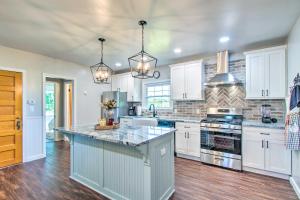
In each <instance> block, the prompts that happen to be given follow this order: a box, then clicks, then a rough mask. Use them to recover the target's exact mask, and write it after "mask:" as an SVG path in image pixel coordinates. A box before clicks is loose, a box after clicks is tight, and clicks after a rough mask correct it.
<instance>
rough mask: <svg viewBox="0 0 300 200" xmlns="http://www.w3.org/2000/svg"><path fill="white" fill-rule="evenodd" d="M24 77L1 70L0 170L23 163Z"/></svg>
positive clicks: (18, 73)
mask: <svg viewBox="0 0 300 200" xmlns="http://www.w3.org/2000/svg"><path fill="white" fill-rule="evenodd" d="M22 96H23V75H22V73H20V72H13V71H3V70H0V168H2V167H7V166H10V165H15V164H18V163H21V162H22V152H23V151H22V146H23V145H22V143H23V139H22V135H23V128H22V121H23V120H22V119H23V111H22V109H23V97H22Z"/></svg>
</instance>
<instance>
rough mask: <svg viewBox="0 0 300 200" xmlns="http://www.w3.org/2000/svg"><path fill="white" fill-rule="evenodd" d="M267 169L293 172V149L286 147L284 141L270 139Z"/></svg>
mask: <svg viewBox="0 0 300 200" xmlns="http://www.w3.org/2000/svg"><path fill="white" fill-rule="evenodd" d="M265 148H266V156H265V160H266V170H268V171H272V172H277V173H282V174H287V175H290V174H291V151H290V150H288V149H286V147H285V145H284V141H280V140H268V141H267V144H266V147H265Z"/></svg>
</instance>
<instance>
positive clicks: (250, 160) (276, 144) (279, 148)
mask: <svg viewBox="0 0 300 200" xmlns="http://www.w3.org/2000/svg"><path fill="white" fill-rule="evenodd" d="M242 148H243V167H244V168H252V169H257V170H262V171H265V172H272V173H278V174H283V175H290V174H291V151H290V150H288V149H286V147H285V144H284V130H282V129H269V128H253V127H244V128H243V141H242Z"/></svg>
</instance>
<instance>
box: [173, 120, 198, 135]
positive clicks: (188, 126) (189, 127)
mask: <svg viewBox="0 0 300 200" xmlns="http://www.w3.org/2000/svg"><path fill="white" fill-rule="evenodd" d="M176 129H177V130H180V131H190V132H199V133H200V124H196V123H184V122H176Z"/></svg>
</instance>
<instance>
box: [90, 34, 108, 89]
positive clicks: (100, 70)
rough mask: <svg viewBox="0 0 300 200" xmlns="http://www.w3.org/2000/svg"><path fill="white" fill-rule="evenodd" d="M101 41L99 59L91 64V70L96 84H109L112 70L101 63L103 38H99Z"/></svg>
mask: <svg viewBox="0 0 300 200" xmlns="http://www.w3.org/2000/svg"><path fill="white" fill-rule="evenodd" d="M99 41H100V42H101V61H100V63H97V64H95V65H93V66H91V67H90V68H91V72H92V75H93V79H94V83H96V84H110V82H111V75H112V73H113V70H112V69H111V68H110V67H109V66H107V65H106V64H104V63H103V42H105V39H104V38H99Z"/></svg>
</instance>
